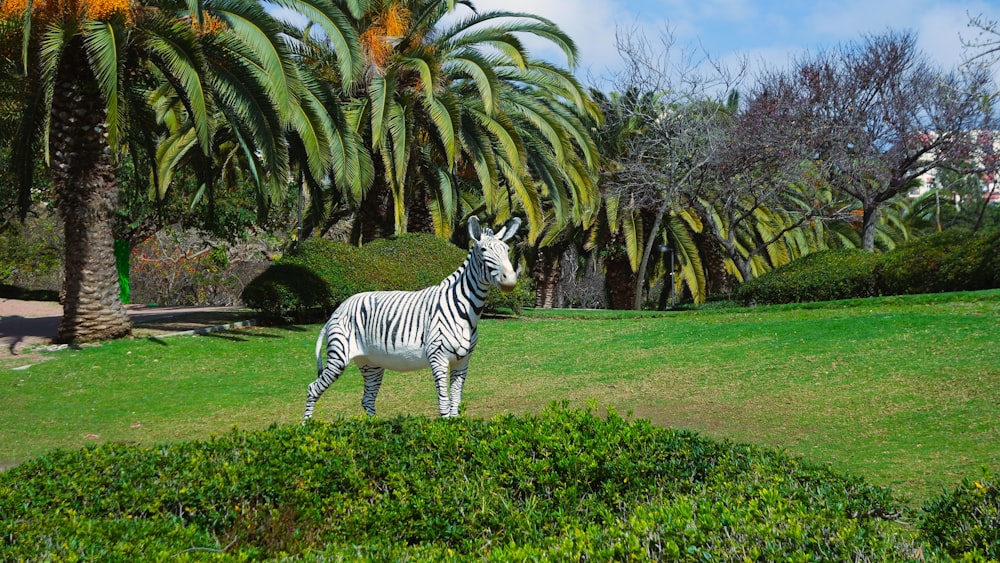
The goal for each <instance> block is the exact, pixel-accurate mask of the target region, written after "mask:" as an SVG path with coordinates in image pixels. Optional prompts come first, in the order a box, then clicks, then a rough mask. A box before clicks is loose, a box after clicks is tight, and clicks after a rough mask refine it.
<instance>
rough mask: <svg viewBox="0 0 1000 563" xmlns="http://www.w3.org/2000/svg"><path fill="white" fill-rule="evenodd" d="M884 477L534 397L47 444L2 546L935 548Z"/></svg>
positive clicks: (5, 477) (15, 503) (886, 552)
mask: <svg viewBox="0 0 1000 563" xmlns="http://www.w3.org/2000/svg"><path fill="white" fill-rule="evenodd" d="M904 511H905V509H904V507H903V506H902V505H901V504H900V503H899V502H898V501H896V500H895V499H893V498H892V496H891V494H890V493H889V491H888V490H886V489H882V488H878V487H873V486H871V485H869V484H867V483H865V482H863V481H862V480H859V479H856V478H850V477H843V476H839V475H836V474H834V473H832V472H831V471H830V470H829V469H827V468H825V467H821V466H818V465H812V464H809V463H806V462H804V461H802V460H800V459H796V458H791V457H788V456H787V455H786V454H784V453H781V452H778V451H775V450H770V449H763V448H759V447H755V446H751V445H745V444H733V443H729V442H721V443H720V442H714V441H711V440H708V439H706V438H701V437H698V436H696V435H694V434H691V433H688V432H681V431H673V430H667V429H663V428H658V427H654V426H653V425H652V424H651V423H649V422H648V421H645V420H631V419H624V418H621V417H619V416H617V415H616V414H615V413H614V412H609V413H608V415H607V416H606V417H604V416H598V415H597V414H595V413H594V412H592V411H590V410H587V411H581V410H569V409H566V408H565V407H550V408H549V409H547V410H546V411H545V412H543V413H542V414H541V415H526V416H523V417H515V416H510V415H506V416H500V417H497V418H495V419H493V420H490V421H486V420H478V419H457V420H440V419H429V418H420V417H405V418H392V419H368V418H364V419H362V418H350V419H338V420H336V421H334V422H332V423H323V422H311V423H309V424H307V425H306V426H305V427H303V426H301V425H288V426H281V427H272V428H270V429H268V430H265V431H256V432H239V431H233V432H232V433H229V434H227V435H225V436H222V437H219V438H214V439H212V440H209V441H191V442H182V443H175V444H170V445H164V446H159V447H153V448H142V447H137V446H134V445H127V444H105V445H102V446H98V447H95V448H87V449H83V450H78V451H59V452H54V453H51V454H49V455H46V456H42V457H40V458H37V459H34V460H31V461H28V462H26V463H24V464H22V465H20V466H18V467H15V468H13V469H10V470H8V471H6V472H4V473H0V537H2V538H3V541H2V542H0V560H5V561H8V560H13V561H16V560H20V559H25V560H33V559H36V558H38V559H57V560H73V559H77V558H80V559H88V560H102V561H132V560H137V559H142V560H158V559H162V558H172V559H171V560H174V559H176V560H179V561H185V560H206V559H209V560H218V561H243V560H258V559H265V558H273V559H282V560H294V559H302V560H318V559H332V560H378V561H399V560H410V561H441V560H450V561H471V560H476V561H480V560H490V561H527V560H573V561H581V560H597V561H612V560H614V561H625V560H637V561H646V560H676V559H687V560H699V561H709V560H718V561H744V560H755V561H775V560H786V561H814V560H828V561H844V560H855V561H856V560H873V561H884V560H904V559H917V558H920V559H924V560H934V559H936V558H938V554H937V552H936V551H935V548H933V547H931V546H928V545H922V544H921V543H920V540H919V538H918V537H917V536H916V532H915V531H914V530H913V529H911V528H910V527H908V526H906V525H904V524H901V523H899V522H897V521H896V520H895V519H896V518H897V517H899V515H900V514H902V513H903V512H904Z"/></svg>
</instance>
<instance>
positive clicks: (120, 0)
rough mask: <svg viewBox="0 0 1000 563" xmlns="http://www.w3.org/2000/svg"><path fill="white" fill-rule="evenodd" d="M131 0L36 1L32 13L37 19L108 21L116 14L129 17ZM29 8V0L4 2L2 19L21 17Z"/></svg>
mask: <svg viewBox="0 0 1000 563" xmlns="http://www.w3.org/2000/svg"><path fill="white" fill-rule="evenodd" d="M130 7H131V2H130V0H35V2H34V3H33V4H32V12H33V13H34V14H35V16H36V17H42V18H43V19H48V18H68V17H71V16H75V17H78V18H81V19H90V20H106V19H108V18H110V17H111V16H113V15H115V14H125V15H126V16H128V14H129V8H130ZM27 8H28V0H2V2H0V17H3V18H12V17H20V16H21V15H22V14H24V11H25V10H26V9H27Z"/></svg>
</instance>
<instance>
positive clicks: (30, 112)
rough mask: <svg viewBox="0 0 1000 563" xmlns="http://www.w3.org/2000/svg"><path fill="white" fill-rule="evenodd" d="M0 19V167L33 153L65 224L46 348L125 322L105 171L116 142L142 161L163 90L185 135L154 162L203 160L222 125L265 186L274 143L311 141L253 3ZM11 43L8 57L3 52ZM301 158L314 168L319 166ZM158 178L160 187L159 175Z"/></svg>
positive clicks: (276, 37)
mask: <svg viewBox="0 0 1000 563" xmlns="http://www.w3.org/2000/svg"><path fill="white" fill-rule="evenodd" d="M276 4H277V5H279V6H281V7H285V8H290V9H294V10H298V11H299V12H300V13H302V14H305V15H307V17H309V18H310V19H312V20H314V21H317V22H318V25H320V26H322V27H323V29H324V31H325V32H326V33H327V34H330V35H331V36H334V37H342V38H344V42H345V45H347V46H348V47H350V46H351V45H352V44H351V37H353V35H352V33H353V30H351V29H350V27H349V25H346V24H347V22H348V19H347V18H346V16H345V15H344V13H343V11H342V10H340V9H339V8H338V7H336V6H335V5H334V4H332V3H329V2H327V1H326V0H281V1H279V2H277V3H276ZM355 9H359V8H358V7H357V6H355ZM0 20H2V26H3V27H2V34H0V35H2V38H3V40H2V41H0V43H2V44H3V45H5V46H7V47H8V50H7V52H5V53H4V55H6V57H7V58H8V59H9V60H15V61H20V63H19V65H18V66H19V67H20V71H21V77H20V81H21V83H22V84H23V92H24V97H23V98H22V100H21V109H22V115H23V117H22V119H21V123H20V126H19V129H18V135H17V137H16V138H15V139H14V140H13V141H12V142H13V149H14V152H15V154H14V161H15V162H22V163H33V162H35V158H36V157H37V156H38V155H41V156H43V157H44V159H45V161H46V162H47V163H49V166H50V170H51V176H52V181H53V184H54V187H55V192H56V206H57V208H58V209H59V212H60V214H61V215H62V218H63V221H64V224H65V240H66V276H65V283H64V299H65V301H64V314H63V320H62V323H61V324H60V327H59V334H58V339H59V340H60V341H64V342H82V341H89V340H99V339H108V338H116V337H120V336H124V335H126V334H128V333H129V332H130V331H131V323H130V321H129V318H128V316H127V314H126V312H125V309H124V307H123V305H122V303H121V299H120V298H119V293H118V278H117V274H116V271H115V260H114V256H113V254H112V247H113V236H112V230H111V227H112V219H113V214H114V211H115V208H116V205H117V201H118V190H119V186H118V180H117V177H116V163H117V161H118V158H119V157H120V155H121V154H122V151H123V149H124V148H125V147H126V146H127V145H128V144H129V143H132V144H135V145H139V146H141V148H142V149H143V150H146V151H148V152H150V153H151V152H152V151H153V150H155V149H154V148H153V146H152V145H153V143H154V142H155V141H154V133H155V131H156V127H155V119H154V112H153V111H152V110H151V108H150V100H151V93H152V92H154V91H155V90H157V89H158V88H160V87H161V86H162V85H163V84H167V85H168V86H169V87H168V88H167V91H166V92H163V91H161V94H162V95H164V96H165V97H166V98H171V97H173V99H175V100H176V101H177V103H179V104H181V105H183V107H184V110H185V112H184V113H185V116H186V117H185V119H186V120H187V122H186V123H185V124H175V125H176V127H174V129H173V130H172V131H170V132H172V133H175V134H178V132H180V131H184V135H186V136H185V137H183V138H181V137H174V138H173V140H172V141H171V142H172V143H173V144H174V145H175V146H174V148H173V152H172V153H171V155H172V156H170V157H169V158H168V157H167V155H166V154H165V153H164V154H161V155H160V156H161V159H160V161H161V163H163V162H179V159H178V158H177V155H180V154H184V151H183V150H180V149H178V148H177V147H180V146H187V147H189V148H190V147H196V148H197V149H198V150H199V151H200V153H201V154H202V155H205V156H206V158H207V157H209V156H210V155H211V154H212V151H213V144H215V143H216V141H217V133H218V132H219V130H220V129H221V128H222V127H221V124H223V123H225V124H227V127H228V128H229V129H230V130H231V131H232V134H233V135H234V136H235V138H236V139H237V143H238V144H239V146H240V148H241V150H242V152H243V153H244V154H245V155H247V156H248V159H249V160H252V161H256V162H259V163H260V164H261V165H262V168H263V169H265V170H266V171H267V172H268V173H270V174H275V175H277V174H280V173H282V171H283V170H284V169H286V168H287V150H286V149H285V148H284V146H283V138H284V137H283V135H284V133H285V132H286V131H287V130H293V131H295V132H296V133H298V134H300V135H303V136H304V137H307V138H309V140H312V138H311V137H309V131H310V130H311V129H313V125H314V124H315V123H317V118H316V116H315V114H316V113H317V112H316V111H315V108H313V107H312V104H311V100H310V99H309V98H308V96H307V95H306V93H305V89H304V88H303V87H302V86H301V79H300V77H299V75H298V73H297V69H296V66H295V64H294V62H295V61H294V59H293V57H292V56H291V53H290V51H289V49H288V46H287V43H286V39H285V36H284V35H282V33H281V31H282V27H281V26H280V24H279V23H278V22H277V21H276V20H275V19H274V17H273V16H271V15H270V14H268V12H266V11H265V10H264V9H263V7H262V6H261V5H260V4H259V3H258V2H256V1H255V0H216V1H213V2H205V3H200V2H188V3H185V2H178V1H171V0H150V1H146V2H141V3H140V2H130V1H129V0H80V1H77V2H47V1H35V2H28V1H27V0H23V1H21V0H7V1H5V2H3V4H2V5H0ZM12 45H14V46H17V47H19V48H17V49H15V50H13V51H11V50H10V49H9V48H10V46H12ZM342 53H343V54H344V56H343V57H342V60H341V67H340V69H341V71H342V72H343V74H344V75H345V76H347V77H354V76H356V74H357V71H356V70H355V69H356V68H357V61H358V60H359V59H360V51H359V50H358V49H357V46H356V42H355V43H354V44H353V51H352V49H350V48H346V49H345V50H343V51H342ZM161 116H162V114H161ZM317 135H318V133H317ZM185 139H186V141H185ZM185 142H186V145H185ZM164 150H165V149H163V148H162V147H161V152H163V151H164ZM315 158H316V159H317V162H316V163H315V168H316V169H317V170H318V169H319V168H321V167H322V166H324V163H323V162H322V159H323V158H324V156H323V155H321V154H318V155H316V156H315ZM25 166H26V168H27V169H28V171H26V172H25V173H24V174H21V179H22V181H21V186H22V189H25V190H27V189H30V186H31V175H30V166H28V165H25ZM159 170H160V175H161V177H163V176H165V175H168V174H167V172H168V171H169V170H170V166H160V167H159ZM202 180H203V181H204V180H205V177H203V178H202ZM163 185H164V184H163V183H162V182H160V186H161V187H162V186H163Z"/></svg>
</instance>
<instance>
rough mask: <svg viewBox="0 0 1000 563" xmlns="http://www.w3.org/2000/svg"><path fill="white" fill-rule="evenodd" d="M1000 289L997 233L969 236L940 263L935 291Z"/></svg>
mask: <svg viewBox="0 0 1000 563" xmlns="http://www.w3.org/2000/svg"><path fill="white" fill-rule="evenodd" d="M996 287H1000V231H993V232H986V233H976V234H974V235H970V236H969V237H968V238H967V239H966V240H965V241H964V242H963V243H962V244H961V246H959V247H958V248H956V249H955V251H954V252H952V253H951V254H948V255H947V256H945V257H944V259H943V260H942V261H941V267H940V268H939V269H938V275H937V279H936V285H935V290H936V291H977V290H980V289H993V288H996Z"/></svg>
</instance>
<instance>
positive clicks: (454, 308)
mask: <svg viewBox="0 0 1000 563" xmlns="http://www.w3.org/2000/svg"><path fill="white" fill-rule="evenodd" d="M520 224H521V221H520V219H517V218H514V219H511V220H510V222H508V223H507V224H506V225H505V226H504V227H502V228H501V229H500V230H499V231H498V232H497V233H496V234H494V233H493V231H492V230H490V229H484V228H481V227H480V225H479V220H478V219H476V218H475V217H470V218H469V237H471V238H472V241H473V244H472V249H471V250H469V255H468V257H467V258H466V259H465V263H463V264H462V266H461V267H459V268H458V270H455V272H453V273H452V274H451V275H450V276H448V277H447V278H446V279H445V280H444V281H443V282H441V283H440V284H438V285H436V286H434V287H428V288H426V289H422V290H419V291H372V292H367V293H359V294H357V295H353V296H351V297H349V298H348V299H347V300H346V301H344V302H343V303H341V304H340V306H339V307H337V310H336V311H334V312H333V315H331V316H330V320H329V321H327V323H326V325H324V326H323V329H322V330H321V331H320V333H319V338H317V339H316V370H317V372H318V376H317V378H316V381H314V382H312V383H311V384H310V385H309V392H308V394H307V396H306V412H305V415H304V417H303V421H305V420H308V419H309V418H311V417H312V414H313V409H314V407H315V406H316V401H317V400H319V398H320V396H322V395H323V392H324V391H326V389H327V388H328V387H329V386H330V385H331V384H332V383H333V382H334V381H336V380H337V378H338V377H340V374H341V373H343V371H344V369H345V368H346V367H347V365H348V363H350V362H351V361H354V363H355V364H356V365H357V366H358V367H359V368H360V369H361V375H362V376H363V377H364V382H365V391H364V394H363V395H362V397H361V405H362V406H363V407H364V408H365V411H367V412H368V414H369V415H373V416H374V415H375V397H376V396H377V395H378V390H379V387H380V386H381V385H382V375H383V374H384V373H385V370H386V369H390V370H393V371H412V370H416V369H420V368H424V367H427V366H430V368H431V371H432V372H433V374H434V383H435V384H437V394H438V410H439V411H440V413H441V416H443V417H449V416H451V417H454V416H458V405H459V403H460V402H461V401H462V386H463V385H464V383H465V374H466V371H467V370H468V367H469V356H470V355H471V354H472V351H473V350H474V349H475V348H476V340H477V338H478V337H477V334H476V325H477V324H478V323H479V317H480V315H481V314H482V312H483V305H484V303H485V301H486V292H487V290H489V288H490V286H491V285H496V286H499V287H500V289H501V290H504V291H510V290H512V289H513V288H514V285H515V284H516V283H517V273H516V272H515V271H514V268H513V267H512V266H511V263H510V259H509V258H508V257H507V253H508V252H509V248H508V246H507V244H506V241H508V240H510V238H511V237H513V236H514V233H516V232H517V228H518V226H519V225H520ZM324 340H325V341H326V366H325V367H324V365H323V359H322V355H321V351H322V348H323V342H324Z"/></svg>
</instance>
